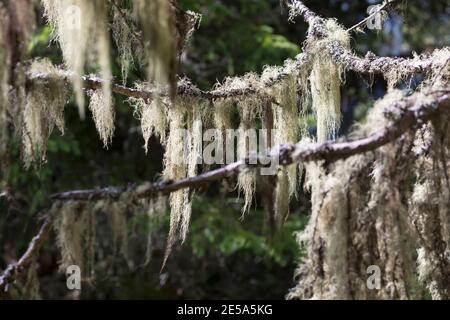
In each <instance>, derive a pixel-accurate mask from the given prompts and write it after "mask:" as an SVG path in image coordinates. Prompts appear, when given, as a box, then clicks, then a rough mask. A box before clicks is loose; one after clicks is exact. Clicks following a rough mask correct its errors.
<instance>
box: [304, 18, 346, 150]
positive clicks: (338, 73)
mask: <svg viewBox="0 0 450 320" xmlns="http://www.w3.org/2000/svg"><path fill="white" fill-rule="evenodd" d="M326 29H327V31H328V33H327V37H326V38H324V39H316V38H314V37H312V36H309V38H308V40H307V41H306V48H307V51H308V52H309V53H311V54H312V55H313V58H312V59H313V61H312V72H311V75H310V82H311V97H312V108H313V110H314V112H315V113H316V122H317V141H318V142H324V141H326V140H334V139H335V138H336V135H337V133H338V130H339V127H340V123H341V91H340V90H341V83H342V72H343V68H342V67H341V66H339V65H337V64H336V63H335V62H334V60H333V59H332V57H331V55H330V52H329V50H327V48H326V46H327V45H328V44H329V43H330V42H333V41H337V42H338V43H339V44H341V45H342V46H343V47H345V48H350V36H349V34H348V33H347V32H346V31H345V29H343V28H342V27H341V26H340V25H339V24H338V23H337V22H336V21H335V20H333V19H330V20H327V21H326Z"/></svg>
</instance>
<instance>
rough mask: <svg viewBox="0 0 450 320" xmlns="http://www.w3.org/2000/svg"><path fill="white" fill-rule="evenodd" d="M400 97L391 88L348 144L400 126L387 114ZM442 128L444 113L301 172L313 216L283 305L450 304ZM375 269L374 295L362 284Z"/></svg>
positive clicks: (445, 141)
mask: <svg viewBox="0 0 450 320" xmlns="http://www.w3.org/2000/svg"><path fill="white" fill-rule="evenodd" d="M402 99H403V93H402V92H401V91H399V90H391V91H390V92H389V93H388V94H387V95H386V96H385V97H384V98H383V99H381V100H379V101H377V103H376V105H375V107H374V108H373V109H372V110H371V111H370V113H369V115H368V116H367V119H366V123H364V124H362V125H360V126H358V127H355V129H354V130H353V132H352V133H351V134H349V136H350V138H351V139H354V138H361V137H366V136H367V135H369V134H371V133H373V132H374V131H376V130H379V129H380V128H383V127H384V126H386V125H391V124H392V123H394V122H395V121H397V120H398V115H399V113H400V112H401V110H398V109H399V108H397V107H393V106H396V105H398V104H395V103H394V102H401V101H402ZM447 122H448V115H446V116H445V117H443V118H440V119H439V120H435V121H433V122H432V123H428V124H425V126H424V127H423V128H422V129H419V130H418V131H417V132H416V133H413V132H408V133H406V134H404V135H403V136H402V139H400V140H399V141H397V142H393V143H390V144H388V145H385V146H383V147H381V148H379V149H377V150H376V151H375V152H373V153H367V154H362V155H357V156H352V157H350V158H348V159H346V160H341V161H337V162H335V163H333V164H328V165H327V166H326V167H324V166H323V163H310V164H307V166H306V182H305V186H306V187H307V188H308V189H309V190H310V191H311V202H312V215H311V218H310V222H309V224H308V226H307V228H306V229H305V231H304V232H302V233H301V234H299V235H298V242H299V245H300V246H301V247H303V248H304V249H305V250H306V252H307V254H306V258H305V259H304V260H303V261H302V263H301V264H300V266H299V268H298V269H297V277H298V279H299V283H298V285H297V287H296V288H294V289H293V290H291V292H290V294H289V295H288V298H300V299H311V298H312V299H323V298H326V299H415V298H419V297H423V294H424V292H426V291H428V293H429V294H431V296H432V298H434V299H448V286H446V285H445V283H448V281H449V279H450V274H449V272H448V270H449V263H450V260H449V241H450V237H449V229H450V228H449V221H450V219H449V214H448V204H449V201H448V194H449V183H448V178H447V177H448V175H449V170H448V163H447V161H446V160H443V159H447V157H448V152H449V151H448V146H449V145H450V143H449V138H448V126H447V124H446V123H447ZM368 180H369V181H370V183H368V182H367V181H368ZM373 266H376V267H378V268H380V271H381V274H380V279H379V280H380V283H381V287H380V288H379V290H371V289H370V288H368V286H367V284H368V282H367V279H368V278H367V272H368V270H369V269H368V268H369V267H373ZM425 287H426V290H425V291H424V288H425Z"/></svg>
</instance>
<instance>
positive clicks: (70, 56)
mask: <svg viewBox="0 0 450 320" xmlns="http://www.w3.org/2000/svg"><path fill="white" fill-rule="evenodd" d="M42 3H43V5H44V9H45V15H46V17H47V19H48V21H49V23H50V24H51V25H52V26H53V28H54V34H55V38H56V39H57V40H58V41H59V44H60V46H61V50H62V53H63V56H64V61H65V63H66V65H67V67H68V69H69V70H71V71H72V72H73V75H72V81H73V85H74V89H75V94H76V99H77V103H78V107H79V112H80V117H81V118H82V119H84V117H85V111H84V92H83V80H82V77H81V76H83V74H84V69H85V64H86V60H87V57H88V56H89V57H90V56H96V57H97V62H98V64H99V66H100V69H101V76H102V79H103V82H102V90H103V100H104V101H105V103H106V102H107V103H112V101H111V100H112V97H111V79H112V75H111V63H110V56H109V49H110V44H109V32H108V7H107V6H108V3H107V2H106V1H90V0H43V1H42Z"/></svg>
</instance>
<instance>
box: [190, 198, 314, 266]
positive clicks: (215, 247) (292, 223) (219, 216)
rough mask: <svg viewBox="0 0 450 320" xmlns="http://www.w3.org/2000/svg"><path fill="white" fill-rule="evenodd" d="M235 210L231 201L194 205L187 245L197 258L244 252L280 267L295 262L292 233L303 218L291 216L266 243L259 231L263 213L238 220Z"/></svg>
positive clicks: (304, 222) (197, 202) (265, 236)
mask: <svg viewBox="0 0 450 320" xmlns="http://www.w3.org/2000/svg"><path fill="white" fill-rule="evenodd" d="M239 208H240V206H239V205H238V204H236V202H235V200H227V199H223V200H217V201H212V200H210V199H204V198H199V199H198V200H197V201H195V202H194V206H193V211H194V212H195V215H194V217H193V221H192V226H191V228H190V231H189V238H188V239H189V241H188V242H189V245H190V246H191V247H192V251H193V253H194V254H195V255H196V256H197V257H199V258H203V257H205V256H206V255H209V254H211V253H212V252H217V251H218V252H220V254H222V255H224V256H225V257H228V256H233V255H235V254H237V253H246V254H250V255H253V256H254V257H255V259H256V260H263V261H266V262H272V263H276V264H279V265H280V266H283V267H284V266H286V265H288V264H289V263H292V262H293V261H296V260H297V258H298V257H299V251H298V247H297V245H296V242H295V239H294V237H293V233H294V232H295V231H296V230H301V229H302V228H303V227H304V225H305V224H306V221H307V219H306V216H303V217H302V218H300V217H299V215H293V216H292V217H291V218H290V219H289V220H288V221H287V223H286V225H285V226H284V228H283V231H282V232H280V233H278V234H276V236H275V238H274V239H272V240H270V239H269V237H268V234H267V231H266V232H264V230H262V226H263V225H264V218H263V217H264V214H263V213H262V212H252V213H251V214H248V215H247V216H246V218H245V219H244V221H241V220H239V219H238V216H237V215H236V212H239V210H240V209H239Z"/></svg>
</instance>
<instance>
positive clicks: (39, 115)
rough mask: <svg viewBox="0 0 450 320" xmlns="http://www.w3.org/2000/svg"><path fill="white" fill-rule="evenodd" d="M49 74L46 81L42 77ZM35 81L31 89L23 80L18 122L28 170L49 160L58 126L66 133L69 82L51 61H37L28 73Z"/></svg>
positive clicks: (17, 126) (16, 120)
mask: <svg viewBox="0 0 450 320" xmlns="http://www.w3.org/2000/svg"><path fill="white" fill-rule="evenodd" d="M40 74H46V75H47V78H46V80H41V79H39V77H35V76H38V75H40ZM28 75H29V76H30V77H31V78H34V80H33V81H32V82H31V83H30V84H29V85H28V86H27V85H26V83H25V79H22V80H19V79H17V81H18V83H20V82H21V83H20V88H19V90H18V97H17V98H18V99H17V100H18V101H17V102H18V107H19V112H18V114H17V115H16V116H15V118H14V122H15V123H14V124H15V127H16V128H17V129H18V130H21V137H22V149H23V150H22V154H23V158H24V163H25V167H27V168H28V167H30V165H31V164H32V163H33V162H38V163H42V162H45V159H46V150H47V141H48V138H49V137H50V134H51V133H52V131H53V128H54V127H55V126H57V127H58V129H59V130H60V131H61V133H64V106H65V104H66V102H67V99H68V92H67V89H66V82H65V79H64V76H63V75H62V74H61V71H60V70H59V69H57V68H55V67H54V66H53V65H52V64H51V62H50V61H48V60H36V61H34V62H33V63H32V64H31V66H30V67H29V69H28Z"/></svg>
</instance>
